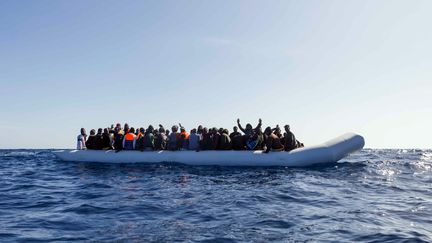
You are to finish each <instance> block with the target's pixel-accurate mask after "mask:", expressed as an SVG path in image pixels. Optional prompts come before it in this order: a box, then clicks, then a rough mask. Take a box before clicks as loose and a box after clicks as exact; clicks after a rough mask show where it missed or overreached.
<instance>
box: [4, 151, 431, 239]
mask: <svg viewBox="0 0 432 243" xmlns="http://www.w3.org/2000/svg"><path fill="white" fill-rule="evenodd" d="M73 240H75V241H132V242H134V241H135V242H142V241H146V242H148V241H157V242H160V241H162V242H166V241H169V242H171V241H198V242H200V241H204V242H206V241H218V242H237V241H249V242H250V241H254V242H267V241H362V242H364V241H371V242H374V241H376V242H385V241H389V242H393V241H398V242H401V241H407V242H412V241H424V242H430V241H432V151H425V150H363V151H361V152H359V153H356V154H354V155H352V156H350V157H348V158H347V159H344V160H342V161H341V163H337V164H333V165H330V166H325V167H322V166H321V167H312V168H283V167H278V168H270V167H269V168H251V167H249V168H244V167H243V168H227V167H197V166H184V165H175V164H155V165H133V164H129V165H110V164H88V163H70V162H61V161H58V160H57V159H56V158H55V157H54V156H53V155H52V154H51V153H50V151H49V150H36V151H34V150H0V241H1V242H6V241H73Z"/></svg>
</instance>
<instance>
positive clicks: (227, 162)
mask: <svg viewBox="0 0 432 243" xmlns="http://www.w3.org/2000/svg"><path fill="white" fill-rule="evenodd" d="M363 146H364V139H363V137H362V136H360V135H357V134H353V133H347V134H345V135H342V136H339V137H337V138H335V139H332V140H330V141H328V142H326V143H323V144H321V145H317V146H309V147H304V148H299V149H295V150H293V151H290V152H270V153H267V154H266V153H263V152H262V151H234V150H231V151H217V150H211V151H209V150H207V151H200V152H195V151H166V150H163V151H144V152H141V151H120V152H118V153H116V152H115V151H113V150H108V151H103V150H59V151H53V153H54V154H55V155H56V156H57V157H58V158H59V159H60V160H63V161H76V162H101V163H159V162H176V163H182V164H187V165H221V166H310V165H315V164H325V163H334V162H337V161H339V160H340V159H342V158H344V157H346V156H348V154H350V153H352V152H355V151H357V150H360V149H362V148H363Z"/></svg>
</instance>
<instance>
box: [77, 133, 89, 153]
mask: <svg viewBox="0 0 432 243" xmlns="http://www.w3.org/2000/svg"><path fill="white" fill-rule="evenodd" d="M86 141H87V133H86V130H85V129H84V128H81V130H80V134H79V135H78V137H77V150H83V149H86Z"/></svg>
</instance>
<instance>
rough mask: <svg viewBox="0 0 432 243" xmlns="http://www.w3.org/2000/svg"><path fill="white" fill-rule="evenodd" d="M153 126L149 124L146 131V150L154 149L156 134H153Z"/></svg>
mask: <svg viewBox="0 0 432 243" xmlns="http://www.w3.org/2000/svg"><path fill="white" fill-rule="evenodd" d="M153 130H154V128H153V126H152V125H150V126H148V128H147V130H146V133H145V137H144V138H145V145H144V149H145V150H154V134H153Z"/></svg>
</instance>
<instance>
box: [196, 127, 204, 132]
mask: <svg viewBox="0 0 432 243" xmlns="http://www.w3.org/2000/svg"><path fill="white" fill-rule="evenodd" d="M202 130H203V126H202V125H199V126H198V129H197V132H198V133H202Z"/></svg>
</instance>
